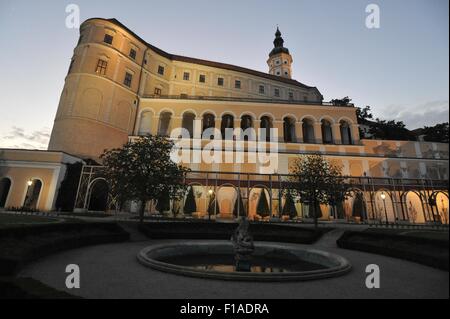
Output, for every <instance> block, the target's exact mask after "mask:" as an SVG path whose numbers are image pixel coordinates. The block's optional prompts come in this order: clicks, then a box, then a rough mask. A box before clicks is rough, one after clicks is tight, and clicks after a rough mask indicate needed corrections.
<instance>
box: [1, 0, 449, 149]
mask: <svg viewBox="0 0 450 319" xmlns="http://www.w3.org/2000/svg"><path fill="white" fill-rule="evenodd" d="M372 3H373V4H377V5H378V7H379V9H380V27H379V28H371V29H369V28H367V27H366V23H365V22H366V17H367V16H368V15H369V13H366V6H367V5H369V4H372ZM69 4H76V5H78V7H79V8H80V20H81V22H82V21H84V20H86V19H88V18H91V17H103V18H116V19H118V20H119V21H121V22H122V23H123V24H125V25H126V26H128V27H129V28H130V29H131V30H133V31H134V32H135V33H136V34H138V35H139V36H140V37H141V38H143V39H145V40H146V41H147V42H149V43H151V44H153V45H155V46H157V47H159V48H161V49H163V50H165V51H167V52H170V53H174V54H179V55H185V56H190V57H196V58H201V59H206V60H212V61H218V62H224V63H229V64H234V65H238V66H243V67H246V68H250V69H255V70H259V71H263V72H268V67H267V64H266V60H267V58H268V54H269V52H270V50H271V49H272V47H273V43H272V41H273V39H274V33H275V29H276V25H279V27H280V30H281V32H282V35H283V38H284V40H285V42H284V44H285V46H286V47H287V48H289V51H290V53H291V54H292V56H293V60H294V62H293V65H292V68H293V78H294V79H296V80H298V81H300V82H302V83H305V84H307V85H311V86H316V87H317V88H318V89H319V90H320V91H321V93H322V94H323V96H324V99H325V100H326V101H329V100H331V99H333V98H342V97H345V96H349V97H350V98H352V99H353V102H354V103H355V104H356V106H360V107H363V106H366V105H370V106H371V108H372V110H373V113H374V115H375V116H376V117H379V118H381V119H387V120H390V119H395V120H401V121H403V122H404V123H405V124H406V125H407V127H408V128H410V129H414V128H417V127H422V126H424V125H427V126H430V125H434V124H436V123H441V122H445V121H448V114H449V110H448V105H449V88H448V87H449V39H448V38H449V16H448V12H449V8H448V6H449V2H448V1H447V0H383V1H382V0H379V1H375V0H371V1H364V0H339V1H338V0H303V1H300V0H277V1H273V0H272V1H268V0H227V1H223V0H220V1H216V0H190V1H185V0H165V1H160V0H158V1H153V0H148V1H143V0H141V1H134V0H127V1H117V0H108V1H103V0H102V1H100V0H90V1H84V0H71V1H64V0H41V1H34V0H28V1H23V0H14V1H10V0H0V41H1V43H2V47H1V50H0V70H1V74H2V76H1V77H0V147H10V148H39V149H46V148H47V144H48V139H49V136H50V132H51V128H52V126H53V120H54V117H55V114H56V109H57V106H58V102H59V97H60V94H61V91H62V88H63V86H64V78H65V76H66V73H67V69H68V67H69V63H70V59H71V57H72V54H73V49H74V47H75V45H76V43H77V40H78V31H79V30H78V29H76V28H75V29H73V28H67V27H66V23H65V21H66V17H67V15H68V13H66V6H67V5H69Z"/></svg>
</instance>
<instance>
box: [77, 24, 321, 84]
mask: <svg viewBox="0 0 450 319" xmlns="http://www.w3.org/2000/svg"><path fill="white" fill-rule="evenodd" d="M91 20H103V21H108V22H110V23H112V24H115V25H117V26H118V27H120V28H122V29H124V30H126V31H127V32H128V33H130V34H131V35H132V36H134V37H135V38H136V39H138V40H139V41H141V42H142V43H143V44H145V45H146V46H147V47H148V48H150V49H151V50H153V51H154V52H156V53H158V54H159V55H161V56H163V57H165V58H167V59H169V60H173V61H181V62H187V63H195V64H200V65H205V66H209V67H215V68H220V69H226V70H231V71H236V72H242V73H247V74H250V75H255V76H259V77H262V78H266V79H269V80H272V81H277V82H283V83H286V84H290V85H293V86H298V87H301V88H305V89H316V90H317V91H319V90H318V89H317V88H316V87H314V86H308V85H306V84H303V83H301V82H298V81H296V80H293V79H288V78H283V77H280V76H276V75H272V74H268V73H264V72H260V71H256V70H252V69H247V68H244V67H240V66H236V65H232V64H227V63H221V62H214V61H208V60H202V59H196V58H191V57H187V56H182V55H176V54H171V53H168V52H166V51H163V50H161V49H159V48H157V47H155V46H154V45H151V44H150V43H148V42H146V41H145V40H143V39H142V38H141V37H140V36H138V35H137V34H136V33H134V32H133V31H131V30H130V29H129V28H128V27H126V26H125V25H124V24H122V23H121V22H120V21H119V20H117V19H114V18H112V19H104V18H90V19H87V20H86V21H84V22H83V24H84V23H86V22H88V21H91Z"/></svg>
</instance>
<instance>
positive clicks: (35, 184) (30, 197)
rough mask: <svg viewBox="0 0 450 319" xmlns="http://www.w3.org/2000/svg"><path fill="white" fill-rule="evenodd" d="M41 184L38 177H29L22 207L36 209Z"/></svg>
mask: <svg viewBox="0 0 450 319" xmlns="http://www.w3.org/2000/svg"><path fill="white" fill-rule="evenodd" d="M42 186H43V183H42V180H40V179H38V178H34V179H31V185H27V190H26V193H25V199H24V201H23V205H22V206H23V207H25V208H28V209H33V210H34V209H38V207H39V200H40V198H41V193H42V192H41V191H42Z"/></svg>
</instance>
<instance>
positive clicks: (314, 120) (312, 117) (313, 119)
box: [300, 114, 317, 123]
mask: <svg viewBox="0 0 450 319" xmlns="http://www.w3.org/2000/svg"><path fill="white" fill-rule="evenodd" d="M304 119H309V120H310V121H312V122H313V123H316V122H317V119H316V118H315V117H314V116H312V115H309V114H306V115H303V116H302V117H301V118H300V122H303V120H304Z"/></svg>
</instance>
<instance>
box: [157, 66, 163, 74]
mask: <svg viewBox="0 0 450 319" xmlns="http://www.w3.org/2000/svg"><path fill="white" fill-rule="evenodd" d="M158 74H161V75H164V67H163V66H162V65H160V66H158Z"/></svg>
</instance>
